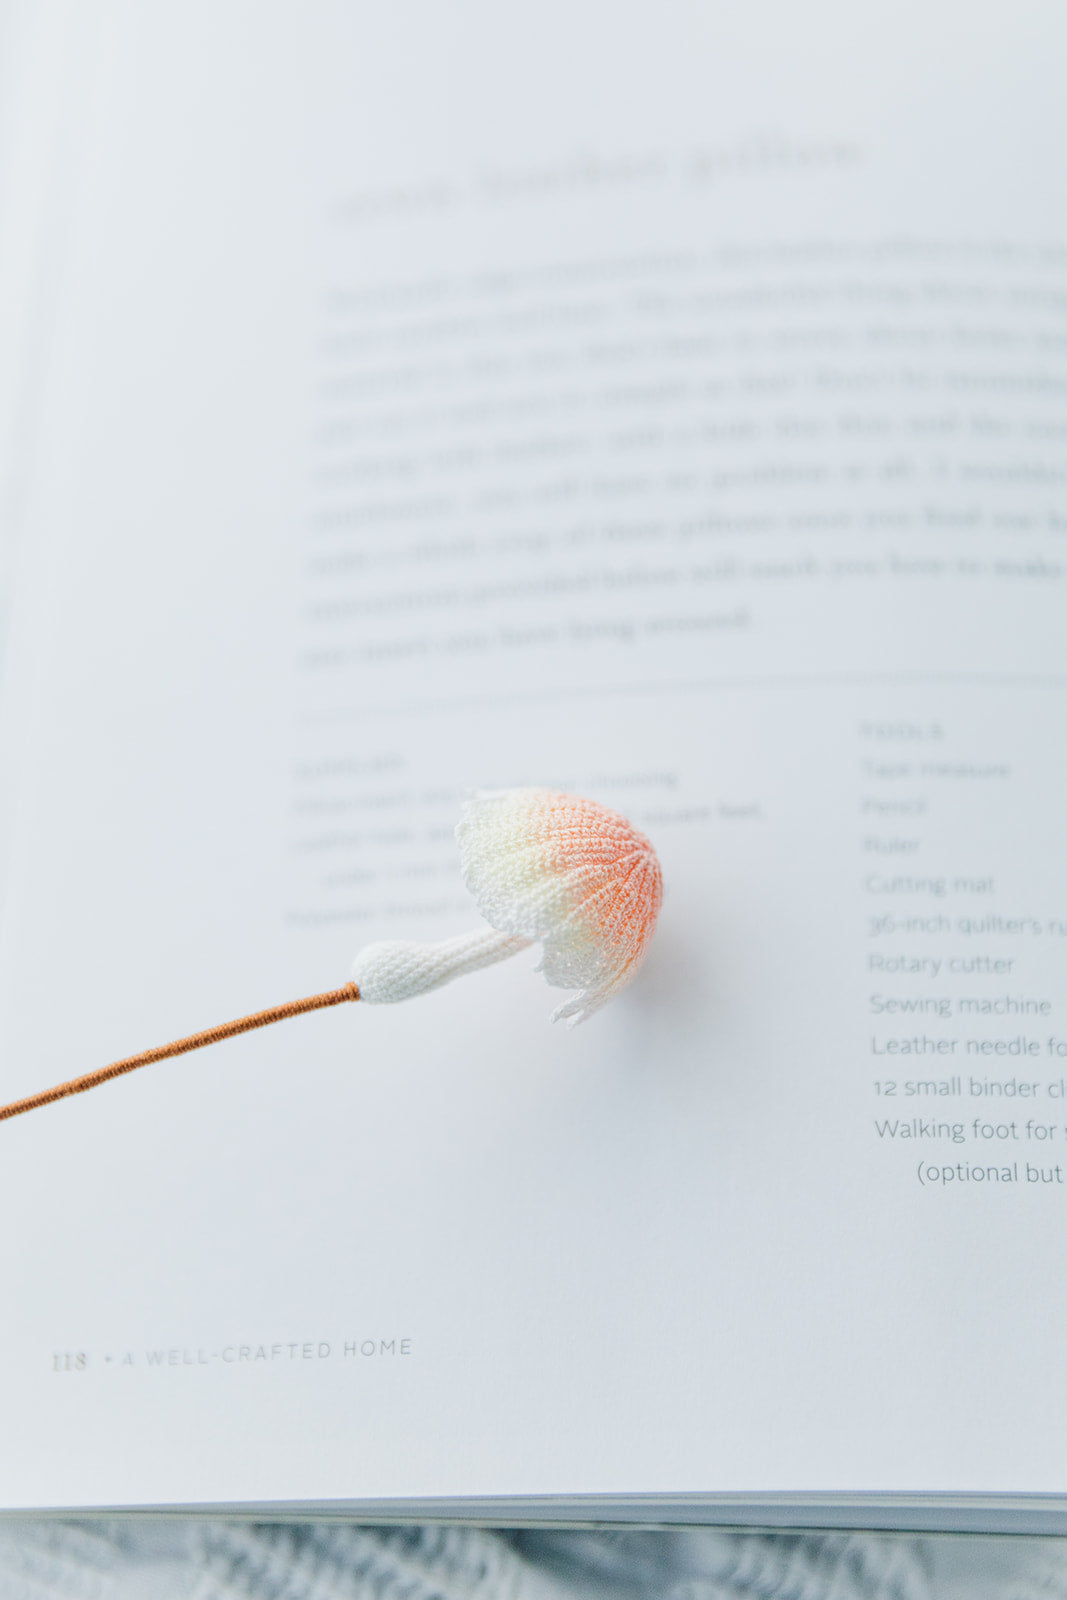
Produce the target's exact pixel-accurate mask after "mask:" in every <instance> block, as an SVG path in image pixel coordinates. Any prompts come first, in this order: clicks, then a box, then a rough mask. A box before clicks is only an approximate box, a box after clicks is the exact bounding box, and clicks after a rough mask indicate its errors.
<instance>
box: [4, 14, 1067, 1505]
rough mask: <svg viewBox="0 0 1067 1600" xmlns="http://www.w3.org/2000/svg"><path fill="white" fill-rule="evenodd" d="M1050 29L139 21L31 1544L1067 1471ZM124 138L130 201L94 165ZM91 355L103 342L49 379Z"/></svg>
mask: <svg viewBox="0 0 1067 1600" xmlns="http://www.w3.org/2000/svg"><path fill="white" fill-rule="evenodd" d="M1054 26H1055V17H1054V14H1053V11H1052V8H1051V7H1050V6H1048V5H1040V4H1034V5H1029V6H1023V7H1015V8H1012V9H1011V11H1010V12H1009V11H1008V10H1007V9H1005V8H998V7H994V6H988V7H984V8H982V7H980V8H979V9H978V10H977V11H976V10H975V8H974V7H968V8H967V10H966V11H964V10H963V9H962V8H961V7H959V6H956V5H954V4H940V5H935V6H932V7H931V6H929V5H926V6H923V7H922V8H921V9H920V8H919V7H918V6H905V7H903V8H902V7H901V6H899V5H897V6H895V7H893V8H889V7H888V6H886V7H876V8H874V9H873V10H870V9H865V11H864V13H863V15H862V16H859V15H856V14H854V13H853V11H851V10H850V9H849V8H846V7H844V6H839V5H837V4H834V3H830V0H820V3H819V4H817V5H816V6H815V7H814V8H812V7H806V8H804V13H803V16H801V15H800V14H799V13H796V12H795V10H794V9H793V8H789V7H786V6H784V5H777V4H775V5H770V4H768V5H759V6H753V7H749V8H746V10H745V13H744V15H738V16H733V17H732V18H730V19H728V20H724V19H722V18H720V17H718V16H717V15H715V14H712V13H710V12H706V11H705V10H704V9H703V8H701V7H697V6H687V5H672V6H667V7H664V6H652V5H647V6H645V5H641V6H634V7H629V8H627V13H626V15H625V16H621V17H620V16H619V15H617V14H616V13H615V12H613V11H608V10H606V9H604V8H602V7H598V6H595V5H593V4H580V5H577V6H575V5H574V4H571V5H568V6H566V7H565V6H563V5H562V4H560V5H555V4H552V5H548V6H543V7H539V8H538V9H537V12H536V15H535V14H533V13H531V14H530V15H529V16H526V17H517V16H515V15H514V14H505V13H503V12H500V11H499V10H498V9H497V8H493V7H489V6H483V5H476V4H470V5H464V6H463V7H461V8H448V10H447V12H443V11H439V10H438V9H437V8H434V7H431V6H429V5H424V4H421V3H412V4H406V5H402V6H395V7H391V8H389V9H388V11H387V12H384V13H383V12H382V10H381V9H380V8H378V9H376V10H375V9H372V8H370V7H350V6H342V5H339V4H334V3H331V0H314V3H312V4H308V5H306V6H304V7H302V8H301V13H300V18H299V21H298V20H297V19H296V18H295V16H294V14H293V13H292V11H291V10H289V9H288V8H283V7H277V8H270V7H268V8H262V7H261V8H257V10H256V12H255V14H254V15H253V14H252V13H251V12H250V11H248V10H247V9H246V8H244V7H242V6H240V5H237V4H230V3H227V4H224V5H218V4H216V5H214V6H211V7H207V6H202V5H199V4H193V5H191V6H188V7H185V8H183V9H182V11H181V13H180V14H177V13H175V14H174V15H171V16H167V17H162V16H160V15H159V14H158V13H156V14H151V13H145V12H143V11H140V10H138V9H137V8H132V7H126V6H123V5H115V6H114V7H112V8H103V9H102V12H101V22H100V28H99V38H98V40H97V41H96V44H95V46H94V49H93V51H92V52H91V53H90V54H89V55H87V59H86V65H85V72H86V77H87V83H88V86H89V87H88V89H87V92H86V95H85V111H84V130H83V135H84V136H83V138H82V139H81V140H79V142H78V150H77V169H76V175H75V177H73V178H72V180H71V181H72V193H73V195H74V199H73V202H72V220H71V223H70V227H69V243H68V245H67V248H66V252H65V259H64V266H63V276H62V284H61V289H60V292H59V293H58V296H57V306H56V311H55V319H54V326H53V328H52V332H51V337H50V342H49V347H48V353H47V361H46V363H45V364H44V365H43V366H42V375H41V382H40V395H41V399H40V414H39V419H38V424H37V426H36V429H35V432H34V441H35V442H34V447H33V454H32V458H31V459H30V461H29V465H28V469H27V470H28V475H29V476H28V482H29V485H30V487H29V489H28V491H27V495H26V520H25V524H24V526H23V528H22V529H21V548H22V551H23V560H22V565H21V569H20V576H19V592H18V605H17V608H16V616H15V625H14V631H13V638H12V645H11V649H10V653H9V654H10V660H9V663H8V667H7V670H6V682H5V700H4V739H5V743H4V752H5V766H6V773H7V777H6V789H5V797H6V799H5V804H6V808H7V817H8V821H7V824H6V827H5V840H6V856H5V881H6V893H5V909H4V920H3V925H2V944H0V1030H2V1032H0V1039H2V1042H0V1099H3V1100H10V1099H14V1098H16V1097H18V1096H21V1095H25V1094H29V1093H31V1092H33V1091H35V1090H37V1089H39V1088H42V1087H45V1086H47V1085H49V1084H51V1083H53V1082H59V1081H62V1080H65V1079H67V1078H70V1077H72V1076H75V1075H77V1074H78V1073H81V1072H84V1071H88V1070H90V1069H92V1068H93V1067H96V1066H99V1065H103V1064H105V1063H107V1062H109V1061H112V1060H115V1059H117V1058H120V1057H123V1056H126V1055H129V1054H130V1053H132V1052H134V1051H136V1050H139V1049H143V1048H147V1047H148V1046H150V1045H153V1044H157V1043H163V1042H165V1041H167V1040H169V1039H172V1038H177V1037H179V1036H182V1035H184V1034H187V1033H190V1032H192V1031H195V1030H196V1029H198V1028H201V1027H207V1026H209V1025H211V1024H212V1023H215V1022H221V1021H223V1020H225V1019H227V1018H229V1017H231V1016H237V1015H240V1014H242V1013H244V1012H248V1011H252V1010H256V1009H259V1008H261V1007H265V1006H268V1005H272V1004H276V1003H280V1002H282V1001H285V1000H289V999H294V998H296V997H297V996H299V995H303V994H310V993H314V992H316V991H319V990H322V989H327V988H332V987H335V986H337V985H339V984H341V983H343V982H345V981H346V979H347V977H348V972H349V968H350V964H351V961H352V958H353V956H354V955H355V953H356V951H357V950H358V949H359V948H360V947H361V946H362V945H363V944H364V943H366V942H368V941H371V940H375V939H381V938H390V937H398V938H425V939H437V938H443V937H447V936H449V935H451V934H459V933H462V932H464V931H466V930H467V929H469V928H472V927H475V926H477V924H478V921H479V919H478V915H477V912H476V909H475V908H474V906H473V904H472V902H471V900H470V897H469V895H468V894H467V892H466V890H465V889H464V887H463V884H462V881H461V877H460V873H459V865H458V857H457V851H456V844H455V839H454V836H453V835H454V827H455V823H456V820H457V818H458V814H459V809H460V806H461V804H462V801H463V798H464V796H465V795H466V794H468V793H469V792H470V791H471V790H476V789H479V788H492V787H500V786H511V785H520V784H533V785H540V786H547V787H551V788H560V789H566V790H570V791H574V792H576V793H579V794H588V795H591V796H593V797H595V798H597V799H599V800H602V801H605V802H606V803H608V804H609V805H612V806H614V807H616V808H617V809H619V810H620V811H622V812H624V813H625V814H626V815H627V816H628V817H630V818H631V819H632V820H633V821H634V822H635V823H636V824H637V825H638V826H639V827H641V828H643V829H644V830H645V831H646V832H647V833H648V835H649V837H650V838H651V839H652V841H653V843H654V844H655V847H656V849H657V851H658V852H659V855H660V858H661V861H662V864H663V871H664V878H665V884H666V896H665V901H664V907H663V912H662V916H661V920H660V927H659V930H658V931H657V933H656V936H655V940H654V942H653V945H652V948H651V952H650V955H649V958H648V961H647V963H646V965H645V967H644V969H643V970H642V972H641V973H640V975H639V977H638V978H637V980H636V981H635V982H634V984H633V985H632V987H631V988H629V989H628V990H627V991H626V992H625V994H623V995H622V996H621V997H619V998H618V999H617V1000H616V1001H614V1002H613V1003H612V1004H611V1006H610V1007H608V1008H607V1009H605V1010H604V1012H603V1013H601V1014H598V1015H597V1016H596V1017H594V1018H592V1019H591V1020H590V1021H589V1022H588V1023H586V1024H584V1025H583V1026H582V1027H580V1028H577V1029H575V1030H573V1031H567V1030H566V1029H564V1028H562V1027H558V1026H557V1027H551V1026H550V1025H549V1021H548V1017H549V1013H550V1012H551V1010H552V1009H553V1008H554V1006H555V1005H556V1004H558V1002H559V1000H560V999H562V998H563V995H562V994H561V993H560V992H559V991H554V990H551V989H549V988H548V987H546V985H545V983H544V980H543V979H542V977H540V976H539V975H538V974H537V972H536V971H535V968H536V965H537V953H536V952H535V951H530V952H528V953H526V954H525V955H523V956H520V957H518V958H516V959H515V960H513V961H511V962H509V963H507V964H506V965H504V966H502V967H499V968H496V969H493V970H492V971H488V972H484V973H480V974H476V975H474V976H472V977H469V978H467V979H465V980H463V981H462V982H461V983H458V984H456V985H455V986H453V987H451V988H448V989H444V990H441V991H439V992H437V993H435V994H433V995H430V996H427V997H425V998H423V999H421V1000H418V1001H412V1002H410V1003H408V1004H406V1005H402V1006H397V1007H373V1006H370V1005H360V1006H358V1007H352V1008H350V1007H344V1008H341V1009H339V1010H335V1011H330V1012H325V1013H319V1014H315V1015H312V1016H307V1017H304V1018H301V1019H299V1020H296V1021H291V1022H287V1023H285V1024H284V1025H281V1026H279V1027H276V1028H273V1029H270V1030H267V1031H266V1032H263V1033H260V1034H252V1035H247V1036H245V1037H243V1038H240V1039H237V1040H233V1041H230V1042H228V1043H226V1044H224V1045H220V1046H217V1047H214V1048H212V1049H211V1050H208V1051H203V1052H199V1053H197V1054H193V1055H190V1056H188V1057H185V1058H183V1059H181V1060H177V1061H171V1062H167V1063H163V1064H160V1065H157V1066H153V1067H151V1068H146V1069H144V1070H143V1071H140V1072H138V1073H135V1074H133V1075H132V1076H131V1077H129V1078H124V1079H123V1080H121V1081H120V1082H118V1083H114V1084H110V1085H108V1086H106V1087H103V1088H100V1089H98V1090H96V1091H94V1092H93V1093H92V1094H89V1095H85V1096H79V1097H75V1098H72V1099H69V1100H67V1101H64V1102H62V1103H60V1104H56V1105H53V1106H49V1107H47V1108H45V1109H43V1110H40V1111H36V1112H34V1113H32V1114H31V1115H28V1116H25V1117H21V1118H18V1119H15V1120H12V1121H10V1122H8V1123H5V1124H4V1125H3V1128H2V1130H0V1143H2V1160H0V1204H2V1206H3V1213H4V1215H5V1217H6V1218H7V1227H6V1228H5V1230H4V1242H3V1245H2V1247H0V1249H2V1255H3V1267H2V1271H3V1281H4V1283H5V1285H6V1292H5V1296H4V1301H3V1305H2V1307H0V1357H2V1360H0V1394H2V1396H3V1399H2V1410H3V1415H4V1417H5V1434H6V1436H7V1437H9V1438H16V1437H17V1438H18V1439H19V1441H20V1447H19V1450H18V1452H17V1453H16V1452H6V1453H5V1459H3V1460H2V1461H0V1504H3V1505H4V1506H8V1507H23V1508H28V1507H54V1506H146V1505H189V1504H199V1505H205V1504H218V1503H224V1504H241V1505H265V1504H274V1505H279V1504H295V1503H309V1502H312V1503H316V1504H325V1503H328V1502H343V1501H355V1502H366V1501H372V1500H376V1499H377V1500H408V1501H418V1500H423V1501H425V1500H428V1499H433V1500H446V1501H455V1502H460V1501H462V1500H464V1499H472V1498H473V1499H479V1498H480V1499H483V1500H484V1499H488V1498H493V1497H537V1496H548V1497H566V1496H591V1497H608V1496H613V1495H615V1496H630V1497H636V1496H652V1495H659V1496H668V1497H669V1496H682V1495H707V1496H714V1495H745V1494H750V1495H772V1494H783V1495H788V1494H797V1493H824V1494H826V1495H831V1496H833V1495H847V1494H859V1493H865V1494H878V1493H897V1494H911V1495H915V1494H919V1493H944V1494H984V1495H1003V1494H1023V1493H1026V1494H1057V1493H1061V1492H1063V1491H1064V1489H1065V1488H1067V1483H1065V1481H1064V1468H1063V1461H1062V1450H1061V1449H1060V1438H1061V1435H1062V1430H1063V1426H1064V1424H1065V1423H1067V1390H1065V1386H1064V1383H1063V1381H1062V1379H1061V1377H1060V1368H1061V1366H1062V1361H1061V1346H1062V1331H1061V1330H1062V1324H1063V1321H1064V1318H1065V1316H1067V1300H1065V1298H1064V1295H1063V1292H1062V1290H1061V1289H1060V1287H1059V1274H1058V1271H1057V1263H1058V1261H1059V1258H1060V1255H1061V1253H1062V1241H1063V1238H1064V1228H1065V1217H1067V1110H1065V1097H1067V1010H1065V1005H1067V985H1065V978H1064V975H1065V961H1067V868H1065V865H1064V858H1063V851H1062V848H1061V843H1060V833H1061V814H1062V804H1061V796H1062V784H1063V770H1064V733H1065V727H1067V723H1065V718H1064V706H1065V701H1064V690H1065V687H1067V661H1065V647H1064V631H1063V620H1062V619H1063V605H1064V597H1065V589H1064V565H1063V549H1064V545H1063V535H1064V532H1065V530H1067V496H1065V488H1064V479H1065V470H1064V452H1063V443H1064V438H1065V435H1067V316H1065V313H1067V275H1065V268H1067V241H1065V240H1064V237H1063V234H1062V229H1061V228H1060V225H1059V224H1060V219H1061V218H1062V215H1063V204H1062V202H1063V193H1062V178H1061V176H1060V171H1059V169H1060V165H1061V163H1060V161H1059V155H1058V153H1059V151H1061V150H1062V148H1063V142H1064V134H1065V132H1067V130H1065V128H1064V111H1063V104H1062V94H1061V90H1060V85H1059V82H1058V74H1056V73H1055V72H1054V67H1053V62H1054V55H1055V53H1054V52H1053V51H1050V50H1049V49H1047V48H1046V46H1045V45H1044V44H1043V42H1042V41H1043V40H1044V39H1045V38H1047V36H1048V34H1049V31H1050V30H1051V29H1053V28H1054ZM72 159H73V158H72ZM42 361H43V362H44V357H42Z"/></svg>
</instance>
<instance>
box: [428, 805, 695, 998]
mask: <svg viewBox="0 0 1067 1600" xmlns="http://www.w3.org/2000/svg"><path fill="white" fill-rule="evenodd" d="M456 838H457V839H458V841H459V850H460V858H461V861H462V865H463V876H464V880H465V882H466V885H467V888H468V889H469V890H470V892H471V894H472V895H473V896H474V899H475V901H476V902H477V905H478V909H479V911H480V912H481V914H482V916H483V917H484V918H485V920H486V921H487V922H489V923H491V924H492V926H493V927H494V928H497V929H499V930H500V931H501V932H502V933H509V934H514V935H517V936H519V937H521V938H524V939H531V940H539V941H540V942H541V945H542V949H543V954H542V959H541V964H540V966H539V967H538V971H539V972H542V973H544V976H545V979H546V980H547V982H548V983H550V984H553V985H555V986H556V987H557V988H560V989H576V990H578V991H580V992H579V993H578V994H576V995H575V996H574V997H573V998H572V999H570V1000H567V1001H565V1002H564V1004H563V1005H561V1006H560V1007H559V1008H558V1009H557V1010H556V1012H555V1013H554V1016H553V1020H556V1019H557V1018H566V1020H567V1021H568V1023H570V1024H571V1025H573V1024H574V1023H576V1022H581V1021H582V1020H583V1019H584V1018H585V1017H588V1016H589V1015H591V1013H592V1012H594V1011H596V1010H597V1009H598V1008H599V1007H600V1006H602V1005H604V1003H605V1002H606V1001H608V1000H610V999H611V998H612V996H613V995H615V994H617V993H618V992H619V990H620V989H622V988H623V987H624V986H625V985H626V984H627V983H629V981H630V979H631V978H632V977H633V976H634V974H635V972H636V971H637V969H638V967H639V966H640V965H641V962H642V960H643V959H644V955H645V951H646V950H647V948H648V942H649V940H650V939H651V937H652V931H653V929H654V928H655V926H656V918H657V916H658V915H659V908H660V903H661V901H662V898H663V876H662V873H661V871H660V865H659V861H658V860H657V858H656V852H655V851H654V850H653V848H652V846H651V844H650V843H649V841H648V840H647V839H646V838H645V836H644V834H643V833H639V832H638V830H637V829H636V828H635V827H634V826H633V824H632V823H630V822H628V821H627V820H626V818H625V817H622V816H620V815H619V813H618V812H617V811H612V810H610V809H609V807H607V806H603V805H600V804H599V802H598V801H596V800H584V799H581V798H580V797H579V796H577V795H571V794H558V793H556V792H555V791H553V790H550V789H501V790H497V791H490V792H485V793H480V794H476V795H474V796H473V798H471V799H470V800H468V801H467V803H466V804H465V806H464V808H463V814H462V817H461V819H460V823H459V826H458V827H457V829H456Z"/></svg>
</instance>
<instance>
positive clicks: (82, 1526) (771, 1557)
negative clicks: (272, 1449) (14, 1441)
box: [0, 1518, 1067, 1600]
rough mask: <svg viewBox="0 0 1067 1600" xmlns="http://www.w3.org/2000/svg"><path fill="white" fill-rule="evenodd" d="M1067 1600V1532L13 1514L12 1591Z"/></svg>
mask: <svg viewBox="0 0 1067 1600" xmlns="http://www.w3.org/2000/svg"><path fill="white" fill-rule="evenodd" d="M1038 1596H1040V1597H1042V1600H1067V1540H1064V1541H1060V1540H1056V1539H1037V1538H1034V1539H1023V1538H992V1537H990V1538H986V1537H979V1536H952V1535H946V1536H943V1537H922V1538H919V1537H912V1536H910V1535H904V1534H896V1535H894V1534H849V1533H812V1534H802V1535H801V1534H784V1533H732V1532H729V1531H723V1530H711V1529H698V1530H692V1531H687V1532H679V1533H627V1532H601V1533H569V1532H488V1531H486V1530H484V1529H478V1528H460V1527H439V1526H434V1527H421V1526H412V1527H392V1528H377V1527H360V1526H355V1525H352V1524H347V1523H340V1524H339V1523H287V1524H257V1523H249V1522H206V1521H205V1522H191V1521H190V1522H187V1521H183V1520H175V1521H163V1520H161V1519H153V1518H145V1519H141V1518H137V1519H130V1520H124V1521H118V1520H115V1521H107V1520H97V1521H80V1522H51V1521H47V1522H45V1521H42V1522H32V1521H7V1522H0V1600H578V1597H582V1600H653V1597H655V1600H743V1597H744V1600H748V1597H751V1600H1037V1597H1038Z"/></svg>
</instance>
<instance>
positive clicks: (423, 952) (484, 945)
mask: <svg viewBox="0 0 1067 1600" xmlns="http://www.w3.org/2000/svg"><path fill="white" fill-rule="evenodd" d="M532 943H533V940H532V939H521V938H519V937H517V936H516V935H515V934H511V933H498V932H497V930H496V929H495V928H478V929H476V930H475V932H474V933H461V934H460V935H459V937H458V938H456V939H442V940H441V941H440V942H439V943H438V944H413V943H410V942H408V941H405V940H403V939H389V940H383V941H382V942H380V943H378V944H368V945H365V946H364V948H363V949H362V950H361V951H360V952H359V954H358V956H357V957H356V959H355V961H354V962H353V963H352V981H353V983H354V984H355V985H356V987H357V988H358V990H359V998H360V999H361V1000H365V1001H367V1003H368V1004H370V1005H372V1006H374V1005H379V1006H380V1005H392V1004H393V1003H394V1002H395V1001H397V1000H410V999H412V997H413V996H414V995H417V994H427V993H428V992H429V990H431V989H440V988H441V986H442V985H443V984H446V983H451V982H452V979H453V978H461V977H462V976H463V974H464V973H465V972H477V971H478V969H479V967H491V966H493V965H495V963H496V962H498V961H506V960H507V958H508V957H509V956H514V955H518V953H519V951H520V950H526V949H528V948H529V946H530V945H531V944H532Z"/></svg>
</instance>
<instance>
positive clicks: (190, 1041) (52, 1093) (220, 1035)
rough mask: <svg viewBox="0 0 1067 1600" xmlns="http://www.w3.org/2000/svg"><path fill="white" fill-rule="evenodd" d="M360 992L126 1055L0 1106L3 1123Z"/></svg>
mask: <svg viewBox="0 0 1067 1600" xmlns="http://www.w3.org/2000/svg"><path fill="white" fill-rule="evenodd" d="M358 999H359V990H358V989H357V988H356V985H355V984H354V983H346V984H345V986H344V988H343V989H329V990H327V992H326V993H325V994H312V995H309V996H308V997H307V999H306V1000H290V1001H289V1003H288V1005H284V1006H272V1007H271V1009H270V1010H269V1011H254V1012H253V1013H252V1015H251V1016H249V1017H238V1018H237V1020H236V1022H224V1023H222V1024H221V1025H220V1026H219V1027H217V1028H205V1029H204V1031H203V1033H191V1034H190V1035H189V1037H188V1038H187V1039H176V1040H175V1041H174V1043H173V1044H161V1045H157V1046H156V1048H155V1049H154V1050H144V1051H142V1052H141V1054H140V1055H139V1056H127V1057H126V1059H125V1060H124V1061H113V1062H112V1063H111V1065H110V1066H109V1067H98V1068H97V1070H96V1071H95V1072H87V1073H86V1074H85V1076H84V1077H81V1078H71V1080H70V1082H69V1083H57V1084H56V1086H55V1088H54V1089H42V1090H41V1092H40V1094H31V1095H28V1096H27V1097H26V1099H25V1100H13V1101H12V1102H11V1104H10V1105H9V1106H0V1122H4V1121H6V1119H7V1118H8V1117H18V1116H21V1114H22V1113H23V1112H24V1111H34V1110H36V1108H37V1107H38V1106H46V1105H48V1104H49V1103H50V1102H51V1101H52V1100H64V1099H65V1098H66V1097H67V1095H68V1094H84V1093H85V1091H86V1090H87V1089H95V1088H96V1086H97V1084H98V1083H107V1081H108V1079H109V1078H119V1077H121V1076H122V1074H123V1073H124V1072H133V1071H134V1069H135V1068H137V1067H147V1066H150V1065H151V1063H152V1062H153V1061H165V1060H166V1059H167V1057H168V1056H183V1055H185V1053H186V1051H187V1050H199V1049H200V1047H201V1046H202V1045H205V1044H217V1043H218V1042H219V1040H220V1039H232V1038H233V1036H234V1034H237V1033H251V1032H252V1029H253V1028H266V1027H268V1026H269V1024H270V1023H272V1022H284V1021H285V1018H286V1017H299V1016H302V1015H303V1013H304V1012H305V1011H321V1010H323V1008H324V1007H326V1006H339V1005H341V1004H342V1003H343V1002H344V1001H345V1000H358Z"/></svg>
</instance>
